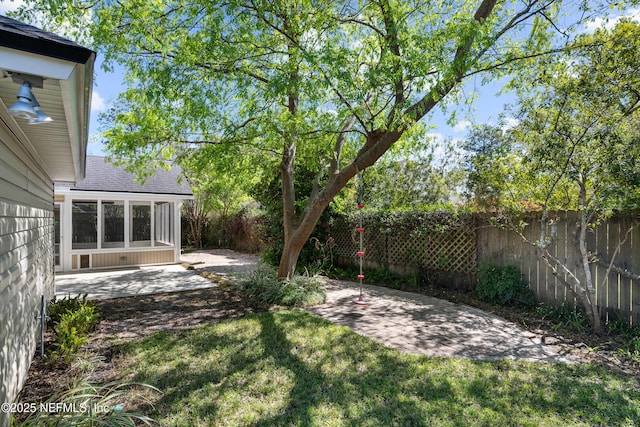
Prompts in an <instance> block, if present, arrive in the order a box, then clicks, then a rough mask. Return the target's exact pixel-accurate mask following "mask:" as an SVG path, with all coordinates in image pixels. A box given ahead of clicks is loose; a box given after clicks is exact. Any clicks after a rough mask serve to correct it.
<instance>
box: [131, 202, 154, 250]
mask: <svg viewBox="0 0 640 427" xmlns="http://www.w3.org/2000/svg"><path fill="white" fill-rule="evenodd" d="M130 228H131V236H130V239H129V240H130V245H131V246H151V203H145V202H132V203H131V223H130Z"/></svg>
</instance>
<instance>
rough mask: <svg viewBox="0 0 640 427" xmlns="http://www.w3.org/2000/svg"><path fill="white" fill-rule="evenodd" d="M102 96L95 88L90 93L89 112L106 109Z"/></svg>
mask: <svg viewBox="0 0 640 427" xmlns="http://www.w3.org/2000/svg"><path fill="white" fill-rule="evenodd" d="M106 108H107V107H106V104H105V102H104V98H103V97H101V96H100V94H99V93H98V91H97V90H94V91H93V95H91V112H98V111H104V110H105V109H106Z"/></svg>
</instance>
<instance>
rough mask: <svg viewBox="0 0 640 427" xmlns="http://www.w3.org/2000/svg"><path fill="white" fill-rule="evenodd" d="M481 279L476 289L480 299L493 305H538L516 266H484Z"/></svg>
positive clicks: (480, 273)
mask: <svg viewBox="0 0 640 427" xmlns="http://www.w3.org/2000/svg"><path fill="white" fill-rule="evenodd" d="M479 276H480V279H479V281H478V285H477V287H476V292H477V294H478V298H480V299H481V300H483V301H487V302H490V303H492V304H500V305H505V304H508V305H518V306H525V307H531V306H533V305H535V303H536V297H535V294H534V293H533V291H532V290H531V289H529V286H528V285H527V282H525V281H524V280H522V277H521V275H520V271H519V270H518V268H517V267H516V266H514V265H506V266H495V265H490V264H485V265H482V266H481V267H480V269H479Z"/></svg>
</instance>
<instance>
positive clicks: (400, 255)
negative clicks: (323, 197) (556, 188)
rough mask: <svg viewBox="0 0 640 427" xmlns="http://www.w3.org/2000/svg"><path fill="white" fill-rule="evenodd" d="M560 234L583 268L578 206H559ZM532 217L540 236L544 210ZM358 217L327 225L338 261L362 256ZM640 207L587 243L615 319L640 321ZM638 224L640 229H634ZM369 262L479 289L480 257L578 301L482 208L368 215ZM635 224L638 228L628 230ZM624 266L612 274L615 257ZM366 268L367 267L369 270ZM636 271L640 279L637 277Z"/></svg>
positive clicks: (559, 249)
mask: <svg viewBox="0 0 640 427" xmlns="http://www.w3.org/2000/svg"><path fill="white" fill-rule="evenodd" d="M550 218H553V219H554V220H555V223H554V227H555V228H556V230H557V231H556V236H555V238H554V240H553V242H552V244H551V246H550V251H551V253H552V254H553V255H554V256H555V257H557V258H558V259H560V260H561V261H563V262H564V263H565V264H567V265H568V266H570V268H572V269H574V271H576V270H577V268H578V265H579V262H580V253H579V249H578V245H577V243H578V241H577V230H578V229H577V227H576V224H578V213H577V212H556V213H551V214H550ZM523 220H524V221H525V222H526V223H528V224H529V225H527V226H526V227H525V228H524V230H523V235H524V236H525V237H526V238H527V239H529V240H531V241H535V240H537V237H538V236H539V234H540V222H539V220H540V214H539V213H531V214H528V215H526V216H525V217H523ZM357 224H358V219H357V217H356V216H355V215H354V216H339V217H334V218H332V220H331V221H330V224H329V227H328V233H329V236H330V237H332V238H333V240H334V241H335V244H336V246H335V248H334V251H335V252H336V254H337V255H338V262H340V263H343V264H354V265H356V264H357V262H358V257H357V254H356V252H357V250H358V249H357V247H358V245H357V242H358V232H357V227H358V225H357ZM637 225H638V215H637V214H621V215H617V216H614V217H613V218H611V219H609V220H608V221H606V222H602V223H601V224H599V225H597V226H596V227H595V228H594V229H593V230H592V231H590V232H589V233H588V241H587V246H588V250H589V251H590V252H591V253H592V254H593V259H592V264H591V268H592V272H593V278H594V282H595V284H596V287H597V299H598V305H599V306H600V307H601V310H602V312H603V314H604V315H605V316H606V317H607V318H609V319H612V318H614V317H619V316H622V318H624V319H625V320H626V319H628V320H629V322H630V323H631V324H633V325H640V280H638V279H640V277H638V275H639V274H640V226H637ZM632 226H635V228H632ZM364 228H365V232H364V246H365V258H364V259H365V267H367V268H375V269H385V270H389V271H393V272H395V273H398V274H405V275H407V276H418V277H420V278H421V280H422V282H423V283H425V284H429V283H435V284H439V285H441V286H446V287H450V288H457V289H473V288H474V287H475V285H476V283H477V270H478V265H479V264H480V263H491V264H494V265H498V266H503V265H510V264H513V265H516V266H517V267H518V268H519V269H520V272H521V273H522V275H523V278H524V279H525V280H526V281H527V282H528V283H529V286H530V288H531V289H532V290H533V291H534V292H535V293H536V297H537V299H538V300H539V301H544V302H547V303H550V304H561V303H569V304H571V305H574V304H575V301H574V299H573V297H572V296H571V295H570V293H569V292H568V291H567V290H566V288H565V287H564V286H563V285H562V284H561V283H560V281H559V280H558V278H557V277H555V276H554V275H553V274H552V272H551V271H550V270H549V269H548V268H547V267H546V265H545V264H544V262H543V261H541V260H539V259H538V257H537V255H536V250H535V248H534V247H533V246H532V245H531V244H529V243H527V242H524V241H523V239H522V237H521V236H519V235H518V234H517V233H516V232H514V231H513V230H510V229H508V228H496V227H495V226H493V221H492V220H491V215H481V214H458V215H456V214H450V213H442V212H437V213H428V214H411V213H401V214H391V215H376V214H368V215H365V218H364ZM629 229H631V232H628V230H629ZM614 253H615V254H617V256H616V258H615V264H616V265H618V266H620V267H621V270H622V271H620V270H619V271H611V272H610V274H609V275H608V278H607V275H606V270H607V266H608V263H609V262H610V261H611V258H612V256H613V255H614ZM365 275H366V272H365ZM634 275H635V276H636V277H637V278H634Z"/></svg>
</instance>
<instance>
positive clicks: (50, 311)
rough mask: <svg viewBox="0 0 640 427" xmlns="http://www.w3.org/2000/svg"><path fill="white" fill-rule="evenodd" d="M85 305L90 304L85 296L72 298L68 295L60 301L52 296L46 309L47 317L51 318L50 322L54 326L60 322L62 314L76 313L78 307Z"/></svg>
mask: <svg viewBox="0 0 640 427" xmlns="http://www.w3.org/2000/svg"><path fill="white" fill-rule="evenodd" d="M87 304H90V303H89V302H88V301H87V294H84V295H82V296H80V295H78V296H76V297H73V298H71V295H68V296H66V297H64V298H63V299H60V300H59V299H57V297H55V296H54V297H53V299H52V300H51V302H50V303H49V306H48V307H47V315H48V316H49V317H50V318H51V322H52V323H53V324H56V323H58V322H60V319H61V318H62V315H63V314H65V313H70V312H73V311H78V310H79V309H80V307H82V306H83V305H87Z"/></svg>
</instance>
